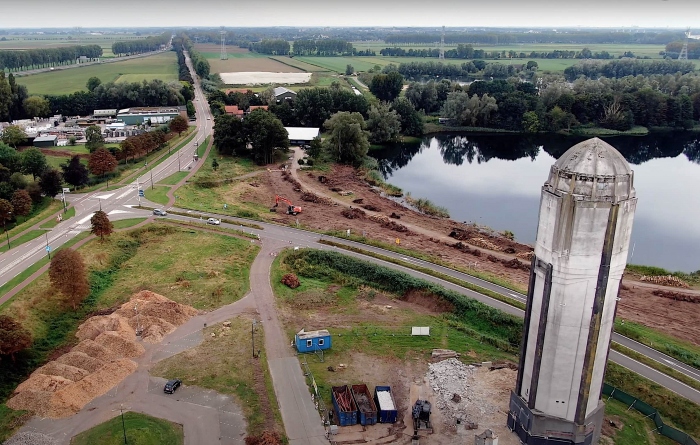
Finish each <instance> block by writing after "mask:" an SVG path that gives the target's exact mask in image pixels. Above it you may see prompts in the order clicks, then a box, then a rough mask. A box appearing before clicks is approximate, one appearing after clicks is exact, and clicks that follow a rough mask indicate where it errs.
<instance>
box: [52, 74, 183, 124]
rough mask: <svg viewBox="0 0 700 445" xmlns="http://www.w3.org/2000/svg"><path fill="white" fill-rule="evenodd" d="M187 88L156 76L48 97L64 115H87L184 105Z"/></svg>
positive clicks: (53, 109) (53, 107)
mask: <svg viewBox="0 0 700 445" xmlns="http://www.w3.org/2000/svg"><path fill="white" fill-rule="evenodd" d="M186 90H191V86H188V85H182V84H181V83H180V82H173V83H165V82H163V81H162V80H160V79H153V80H151V81H146V80H144V81H142V82H118V83H115V82H109V83H103V84H100V85H98V86H97V87H95V88H94V89H93V90H92V91H76V92H75V93H71V94H64V95H60V96H54V95H48V96H46V99H47V100H48V101H49V107H50V110H51V111H52V112H55V113H57V114H62V115H63V116H87V115H91V114H92V113H93V111H94V110H100V109H112V108H117V109H122V108H131V107H161V106H175V105H185V103H186V100H185V96H184V94H191V93H188V92H186Z"/></svg>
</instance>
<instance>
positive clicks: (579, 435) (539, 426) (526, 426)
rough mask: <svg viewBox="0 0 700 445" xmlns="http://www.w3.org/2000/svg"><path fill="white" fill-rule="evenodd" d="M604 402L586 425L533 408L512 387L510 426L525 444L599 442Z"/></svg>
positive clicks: (576, 444)
mask: <svg viewBox="0 0 700 445" xmlns="http://www.w3.org/2000/svg"><path fill="white" fill-rule="evenodd" d="M604 415H605V404H604V403H603V402H602V401H598V407H597V408H596V409H595V411H593V412H592V413H591V414H590V415H589V416H588V417H587V418H586V421H585V424H584V425H578V424H576V423H575V422H571V421H569V420H565V419H561V418H559V417H552V416H548V415H546V414H544V413H542V412H539V411H536V410H535V411H533V410H531V409H530V408H528V406H527V402H525V401H524V400H523V399H522V398H520V396H518V395H517V394H515V393H514V392H512V391H511V393H510V409H509V411H508V429H510V430H511V431H513V432H514V433H515V434H516V435H517V436H518V438H519V439H520V441H521V442H522V443H523V444H525V445H590V444H596V443H598V439H599V438H600V430H601V428H602V426H603V416H604Z"/></svg>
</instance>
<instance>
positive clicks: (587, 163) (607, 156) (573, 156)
mask: <svg viewBox="0 0 700 445" xmlns="http://www.w3.org/2000/svg"><path fill="white" fill-rule="evenodd" d="M554 166H555V167H556V168H558V169H559V170H563V171H567V172H571V173H581V174H585V175H592V176H619V175H629V174H631V173H632V169H630V165H629V164H628V163H627V160H626V159H625V158H624V156H622V155H621V154H620V152H619V151H617V150H616V149H615V147H613V146H612V145H610V144H608V143H607V142H605V141H603V140H601V139H599V138H592V139H588V140H585V141H583V142H579V143H578V144H576V145H574V146H573V147H571V148H570V149H568V150H567V151H566V153H564V154H563V155H562V156H561V157H560V158H559V159H558V160H557V162H555V163H554Z"/></svg>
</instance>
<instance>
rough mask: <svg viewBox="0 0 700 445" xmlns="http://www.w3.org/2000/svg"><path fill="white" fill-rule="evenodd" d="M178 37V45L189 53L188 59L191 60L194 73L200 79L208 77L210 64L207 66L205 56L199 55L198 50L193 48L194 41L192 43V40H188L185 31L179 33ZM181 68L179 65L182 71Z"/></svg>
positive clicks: (207, 62)
mask: <svg viewBox="0 0 700 445" xmlns="http://www.w3.org/2000/svg"><path fill="white" fill-rule="evenodd" d="M178 37H179V39H178V43H177V44H178V46H179V45H181V46H182V47H183V48H184V49H186V50H187V53H188V54H189V55H190V60H191V61H192V66H193V67H194V71H195V73H197V75H198V76H199V77H201V78H202V79H208V78H209V74H210V72H211V66H209V61H208V60H207V58H206V57H204V56H203V55H201V54H200V53H199V51H197V50H196V49H195V48H194V43H192V40H190V38H189V36H188V35H187V34H185V33H181V34H180V35H179V36H178ZM182 61H183V64H184V61H185V60H184V55H183V60H182ZM185 69H187V66H185ZM182 70H183V68H182V67H180V71H181V72H182Z"/></svg>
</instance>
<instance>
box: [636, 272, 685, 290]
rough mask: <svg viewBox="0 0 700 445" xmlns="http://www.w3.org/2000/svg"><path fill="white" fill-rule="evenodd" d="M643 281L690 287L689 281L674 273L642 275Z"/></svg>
mask: <svg viewBox="0 0 700 445" xmlns="http://www.w3.org/2000/svg"><path fill="white" fill-rule="evenodd" d="M640 280H641V281H646V282H647V283H654V284H659V285H661V286H673V287H682V288H684V289H688V288H690V286H689V285H688V283H686V282H685V281H683V280H681V279H680V278H678V277H674V276H673V275H665V276H651V277H650V276H646V275H644V276H642V278H640Z"/></svg>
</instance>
